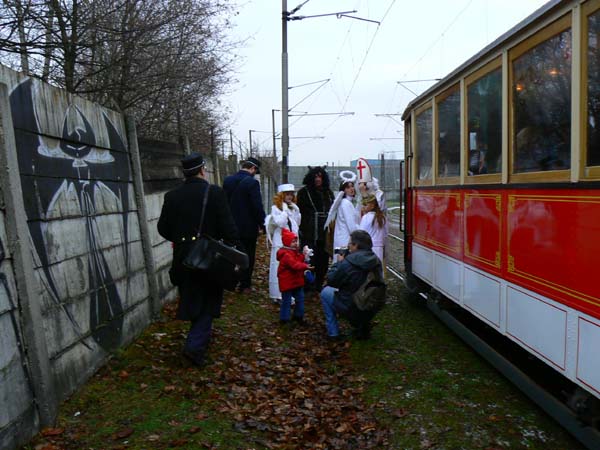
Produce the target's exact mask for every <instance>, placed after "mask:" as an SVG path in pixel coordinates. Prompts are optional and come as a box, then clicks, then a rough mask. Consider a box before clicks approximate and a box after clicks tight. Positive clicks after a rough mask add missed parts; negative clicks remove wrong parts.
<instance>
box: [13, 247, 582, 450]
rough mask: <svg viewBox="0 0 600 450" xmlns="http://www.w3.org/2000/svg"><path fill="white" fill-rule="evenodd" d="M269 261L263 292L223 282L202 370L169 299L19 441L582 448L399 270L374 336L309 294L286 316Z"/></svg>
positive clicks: (262, 258) (260, 278) (48, 449)
mask: <svg viewBox="0 0 600 450" xmlns="http://www.w3.org/2000/svg"><path fill="white" fill-rule="evenodd" d="M259 248H264V246H260V245H259ZM267 262H268V260H267V255H266V254H264V253H263V252H260V254H259V258H258V264H257V266H258V267H257V269H256V276H255V281H256V285H257V287H258V288H259V293H258V294H256V295H253V296H242V295H239V294H227V298H226V301H225V306H224V310H223V317H222V318H221V319H218V320H216V321H215V326H214V331H215V334H214V337H213V342H212V344H211V349H210V357H211V358H212V359H213V361H214V362H213V363H212V364H211V365H209V366H208V367H207V368H206V369H203V370H198V369H196V368H194V367H190V366H189V365H187V364H186V363H185V362H183V361H182V360H181V358H180V350H181V346H182V344H183V340H184V338H185V335H186V332H187V327H188V324H187V323H183V322H179V321H176V320H174V319H173V311H174V309H173V308H174V307H173V305H170V306H168V307H167V308H166V311H165V320H164V321H161V322H158V323H155V324H152V325H151V326H150V327H149V328H148V329H147V330H146V331H145V332H144V333H143V335H142V336H140V337H139V339H138V340H137V341H136V342H135V343H133V344H132V345H130V346H129V347H128V348H127V349H124V350H122V351H120V352H118V353H117V354H116V355H115V356H114V357H113V358H112V359H111V360H110V361H109V363H108V364H107V365H106V366H105V367H104V368H102V369H101V370H100V371H99V372H98V373H97V374H96V375H95V376H94V377H93V378H92V379H91V380H90V381H89V382H88V383H87V384H86V385H85V386H84V387H83V388H82V389H81V390H80V391H79V392H78V393H77V394H75V395H74V396H73V397H72V398H71V399H69V400H68V401H67V402H65V403H64V404H63V405H62V407H61V412H60V417H59V420H58V423H57V426H56V428H55V429H53V430H46V431H45V432H44V433H42V434H40V435H39V436H38V437H36V438H35V439H34V441H33V442H32V443H31V444H30V445H29V446H27V447H25V448H26V449H31V450H33V449H34V448H35V449H38V450H41V449H44V450H57V449H165V448H185V449H207V448H208V449H217V448H221V449H250V448H256V449H263V448H281V449H292V448H342V449H346V448H389V449H428V448H431V449H478V448H480V449H487V450H492V449H503V448H507V449H508V448H510V449H553V450H554V449H579V448H581V447H580V446H579V445H578V444H577V443H576V442H575V441H574V440H573V439H572V438H571V437H570V436H569V435H568V434H567V433H566V432H565V431H564V430H562V429H561V428H560V426H559V425H557V424H556V423H555V422H553V421H552V420H551V419H550V418H548V417H547V416H546V415H545V414H544V413H543V412H541V411H540V410H539V409H538V408H537V407H536V406H534V405H533V404H532V403H530V402H529V401H528V400H527V399H526V398H525V397H524V396H522V395H521V394H520V393H519V392H518V391H517V390H516V388H514V387H513V386H512V385H510V384H509V383H508V382H507V381H506V380H505V379H504V378H502V377H501V376H500V375H499V374H498V373H497V372H495V370H494V369H493V368H491V367H490V366H488V365H487V364H486V363H485V362H483V361H482V360H480V359H479V358H478V357H477V356H476V355H475V354H474V353H473V352H472V351H471V350H470V349H468V348H467V347H466V346H465V345H463V343H462V342H461V341H460V340H459V339H458V338H456V337H455V336H454V335H453V334H451V332H450V331H449V330H448V329H447V328H445V327H444V326H443V325H442V324H440V323H439V322H437V320H436V319H435V318H434V317H433V316H432V315H431V314H430V313H429V312H428V311H427V310H426V309H424V308H422V307H421V306H419V305H417V304H415V303H411V302H410V301H408V300H407V298H406V297H405V294H404V291H403V288H402V286H401V285H400V284H399V283H397V282H395V281H393V280H390V289H389V292H390V298H389V302H388V305H387V306H386V308H385V309H384V310H383V311H382V312H381V313H380V314H379V315H378V316H377V318H376V322H377V323H376V326H375V328H374V331H373V338H372V339H371V340H369V341H350V342H347V343H345V344H330V343H327V342H325V339H324V338H325V334H324V324H323V320H322V317H321V316H322V313H321V309H320V305H319V303H318V301H317V300H315V299H308V300H307V302H306V310H307V319H308V320H309V321H310V323H311V325H310V326H309V327H308V328H306V329H305V328H300V327H286V328H281V327H280V326H279V324H278V320H277V319H278V317H277V307H276V306H275V305H272V304H271V303H270V301H269V300H268V298H267V295H266V292H267V274H266V269H265V268H266V267H267V266H268V264H267ZM44 434H45V435H44Z"/></svg>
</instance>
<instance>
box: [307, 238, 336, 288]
mask: <svg viewBox="0 0 600 450" xmlns="http://www.w3.org/2000/svg"><path fill="white" fill-rule="evenodd" d="M305 245H308V246H309V247H310V248H312V249H313V251H314V254H313V256H312V258H310V263H311V265H313V266H314V267H315V282H314V283H313V285H312V286H306V288H307V290H316V291H317V292H321V289H322V287H323V282H324V281H325V275H327V269H329V257H330V256H329V253H327V252H326V251H325V241H316V242H303V243H302V247H304V246H305Z"/></svg>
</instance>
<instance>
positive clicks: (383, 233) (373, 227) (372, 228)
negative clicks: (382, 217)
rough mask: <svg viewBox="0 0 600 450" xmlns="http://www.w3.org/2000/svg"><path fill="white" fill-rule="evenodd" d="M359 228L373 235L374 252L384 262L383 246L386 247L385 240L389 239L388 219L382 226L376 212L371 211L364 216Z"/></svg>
mask: <svg viewBox="0 0 600 450" xmlns="http://www.w3.org/2000/svg"><path fill="white" fill-rule="evenodd" d="M359 228H360V229H361V230H365V231H366V232H367V233H369V236H371V240H372V241H373V253H375V254H376V255H377V257H378V258H379V260H380V261H381V264H384V262H383V248H384V247H385V242H386V240H387V221H386V222H385V224H384V225H383V227H380V226H379V224H378V223H377V220H375V213H374V212H373V211H371V212H368V213H366V214H365V215H364V216H362V219H361V220H360V226H359Z"/></svg>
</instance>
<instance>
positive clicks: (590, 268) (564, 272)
mask: <svg viewBox="0 0 600 450" xmlns="http://www.w3.org/2000/svg"><path fill="white" fill-rule="evenodd" d="M412 194H413V195H412V196H409V198H410V197H412V205H407V208H408V207H410V208H409V209H408V211H409V214H410V215H411V216H412V217H409V218H408V219H409V220H408V221H407V237H408V236H409V235H410V234H412V238H413V239H412V242H411V241H410V240H409V239H407V245H410V250H409V251H408V253H407V259H408V260H407V267H410V268H411V270H412V273H413V274H414V275H416V276H417V277H419V278H420V279H421V280H422V281H423V282H425V283H426V284H428V285H429V286H432V287H433V288H435V289H436V290H438V291H440V292H442V293H443V294H444V295H445V296H446V297H448V298H450V299H451V300H453V301H455V302H456V303H457V304H459V305H461V306H462V307H463V308H465V309H467V310H469V311H470V312H471V313H473V314H474V315H475V316H477V317H478V318H480V319H481V320H483V321H484V322H486V323H487V324H489V325H490V326H491V327H493V328H495V329H496V330H497V331H498V332H500V333H502V334H504V335H506V336H508V337H509V338H511V339H512V340H513V341H515V342H517V343H518V344H519V345H521V346H522V347H524V348H525V349H527V350H528V351H529V352H531V353H532V354H534V355H536V356H537V357H539V358H540V359H542V360H543V361H545V362H546V363H547V364H548V365H550V366H551V367H553V368H555V369H556V370H558V371H559V372H561V373H563V374H564V375H565V376H567V377H568V378H569V379H571V380H572V381H574V382H576V383H578V384H579V385H580V386H582V387H585V388H586V389H588V390H589V391H590V392H592V393H593V394H594V395H596V396H597V397H599V398H600V358H598V349H599V348H600V284H599V283H598V282H597V280H596V278H597V276H596V273H595V272H596V271H597V267H598V266H600V240H598V239H597V238H596V237H597V236H598V235H600V221H598V218H599V217H600V197H598V196H597V195H594V194H597V191H594V190H577V191H573V190H570V191H564V190H559V189H554V190H535V189H521V190H477V189H465V190H452V189H435V190H430V189H428V190H421V189H414V190H412ZM410 224H412V233H411V232H409V231H408V229H409V225H410Z"/></svg>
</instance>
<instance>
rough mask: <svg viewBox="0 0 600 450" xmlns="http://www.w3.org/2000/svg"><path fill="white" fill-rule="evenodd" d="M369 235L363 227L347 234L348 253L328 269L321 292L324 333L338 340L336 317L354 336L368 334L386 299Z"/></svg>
mask: <svg viewBox="0 0 600 450" xmlns="http://www.w3.org/2000/svg"><path fill="white" fill-rule="evenodd" d="M372 247H373V241H372V240H371V236H369V234H368V233H367V232H366V231H364V230H356V231H353V232H352V233H350V242H348V252H347V254H346V255H340V257H341V258H340V260H339V261H338V262H336V263H335V264H333V265H332V266H331V268H330V269H329V271H328V272H327V286H326V287H324V288H323V290H322V291H321V303H322V305H323V311H324V313H325V325H326V327H327V336H328V339H330V340H333V341H335V340H339V339H340V338H341V337H340V330H339V325H338V316H340V317H344V318H345V319H347V320H348V321H349V322H350V325H352V327H353V336H354V337H356V339H368V338H369V337H370V336H371V319H372V318H373V316H375V314H376V313H377V311H378V310H379V309H381V306H383V302H384V301H385V283H384V282H383V269H382V267H381V262H380V261H379V258H378V257H377V255H375V253H373V250H372Z"/></svg>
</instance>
